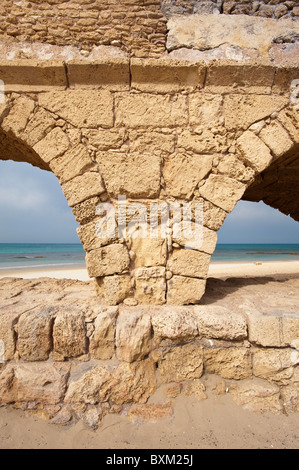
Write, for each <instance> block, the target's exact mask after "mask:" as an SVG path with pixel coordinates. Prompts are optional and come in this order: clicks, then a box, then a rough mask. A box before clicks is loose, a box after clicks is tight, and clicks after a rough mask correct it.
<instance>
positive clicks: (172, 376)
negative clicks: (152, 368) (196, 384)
mask: <svg viewBox="0 0 299 470" xmlns="http://www.w3.org/2000/svg"><path fill="white" fill-rule="evenodd" d="M158 370H159V373H160V377H161V380H162V382H164V383H167V382H181V381H184V380H193V379H199V378H200V377H201V376H202V374H203V349H202V347H201V346H197V345H196V344H186V345H184V346H177V347H175V348H173V349H167V350H166V351H163V353H162V357H161V358H160V360H159V362H158Z"/></svg>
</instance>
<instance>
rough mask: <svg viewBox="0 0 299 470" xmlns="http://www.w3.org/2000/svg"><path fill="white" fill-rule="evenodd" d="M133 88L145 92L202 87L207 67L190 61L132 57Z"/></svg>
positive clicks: (170, 91)
mask: <svg viewBox="0 0 299 470" xmlns="http://www.w3.org/2000/svg"><path fill="white" fill-rule="evenodd" d="M131 74H132V85H131V86H132V88H133V89H136V90H140V91H144V92H150V93H151V92H154V93H173V92H178V91H182V90H188V91H193V90H195V89H196V88H202V86H203V83H204V78H205V67H203V66H198V65H197V64H194V63H192V62H191V63H190V62H189V61H179V60H169V59H160V60H159V61H157V60H156V59H134V58H133V59H132V62H131Z"/></svg>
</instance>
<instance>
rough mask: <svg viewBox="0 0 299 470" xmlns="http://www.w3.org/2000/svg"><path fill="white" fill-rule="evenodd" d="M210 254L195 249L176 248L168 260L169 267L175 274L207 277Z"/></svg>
mask: <svg viewBox="0 0 299 470" xmlns="http://www.w3.org/2000/svg"><path fill="white" fill-rule="evenodd" d="M209 263H210V256H209V255H207V254H205V253H201V252H199V251H195V250H188V249H180V250H174V251H173V253H172V254H171V255H170V257H169V259H168V261H167V269H168V270H170V271H172V273H173V274H178V275H181V276H188V277H199V278H200V277H202V278H205V277H206V275H207V272H208V269H209Z"/></svg>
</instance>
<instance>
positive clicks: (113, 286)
mask: <svg viewBox="0 0 299 470" xmlns="http://www.w3.org/2000/svg"><path fill="white" fill-rule="evenodd" d="M95 281H96V291H97V294H98V297H99V299H100V301H101V303H103V304H106V305H118V304H120V303H121V302H123V301H124V300H125V299H126V298H127V297H130V296H131V295H132V285H131V278H130V275H129V274H115V275H113V276H104V277H97V278H96V279H95Z"/></svg>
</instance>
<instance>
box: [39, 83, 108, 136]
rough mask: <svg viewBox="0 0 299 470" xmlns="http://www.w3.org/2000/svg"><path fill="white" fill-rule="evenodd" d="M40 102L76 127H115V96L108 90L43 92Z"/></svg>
mask: <svg viewBox="0 0 299 470" xmlns="http://www.w3.org/2000/svg"><path fill="white" fill-rule="evenodd" d="M38 100H39V104H40V105H41V106H43V107H44V108H46V109H48V110H49V111H51V112H52V113H55V114H57V115H58V116H59V117H61V118H62V119H65V120H66V121H68V122H70V123H71V124H73V125H74V126H76V127H80V128H82V127H87V128H95V129H97V128H98V127H104V128H109V127H113V98H112V95H111V93H110V92H109V91H106V90H100V91H98V90H66V91H63V92H60V91H53V92H49V93H41V94H40V95H39V97H38Z"/></svg>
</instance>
